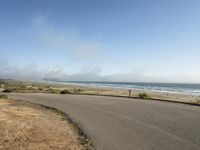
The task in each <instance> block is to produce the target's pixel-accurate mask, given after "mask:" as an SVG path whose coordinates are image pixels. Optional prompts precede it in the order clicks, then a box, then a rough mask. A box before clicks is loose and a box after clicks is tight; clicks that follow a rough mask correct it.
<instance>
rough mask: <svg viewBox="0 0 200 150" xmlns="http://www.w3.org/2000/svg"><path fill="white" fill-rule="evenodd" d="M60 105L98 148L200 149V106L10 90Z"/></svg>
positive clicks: (146, 149) (36, 99) (100, 149)
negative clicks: (23, 92)
mask: <svg viewBox="0 0 200 150" xmlns="http://www.w3.org/2000/svg"><path fill="white" fill-rule="evenodd" d="M9 97H12V98H15V99H21V100H26V101H30V102H34V103H39V104H43V105H47V106H50V107H54V108H57V109H59V110H61V111H63V112H65V113H67V114H68V115H69V116H70V117H71V118H72V119H73V120H74V121H75V122H76V123H78V124H79V125H80V126H81V127H82V128H83V129H84V130H85V132H86V133H87V134H88V135H89V136H90V137H91V139H92V141H93V144H94V146H95V148H96V149H97V150H200V107H197V106H189V105H184V104H174V103H166V102H159V101H147V100H146V101H145V100H135V99H128V98H116V97H106V96H105V97H104V96H86V95H85V96H84V95H56V94H16V93H12V94H9Z"/></svg>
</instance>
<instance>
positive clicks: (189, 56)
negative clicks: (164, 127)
mask: <svg viewBox="0 0 200 150" xmlns="http://www.w3.org/2000/svg"><path fill="white" fill-rule="evenodd" d="M199 43H200V1H199V0H84V1H83V0H0V78H4V79H8V78H10V79H16V80H33V81H38V80H44V79H57V80H65V81H69V80H70V81H77V80H78V81H117V82H121V81H124V82H173V83H174V82H175V83H176V82H177V83H200V69H199V66H200V59H199V58H200V44H199Z"/></svg>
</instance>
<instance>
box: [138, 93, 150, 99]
mask: <svg viewBox="0 0 200 150" xmlns="http://www.w3.org/2000/svg"><path fill="white" fill-rule="evenodd" d="M138 97H139V98H140V99H151V97H150V96H149V95H148V94H147V93H139V94H138Z"/></svg>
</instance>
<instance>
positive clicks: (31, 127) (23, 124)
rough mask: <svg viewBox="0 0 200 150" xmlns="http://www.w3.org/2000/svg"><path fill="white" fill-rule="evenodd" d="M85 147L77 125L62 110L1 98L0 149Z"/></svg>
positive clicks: (86, 144) (87, 147) (66, 149)
mask: <svg viewBox="0 0 200 150" xmlns="http://www.w3.org/2000/svg"><path fill="white" fill-rule="evenodd" d="M13 149H15V150H17V149H20V150H23V149H26V150H31V149H34V150H36V149H37V150H50V149H65V150H84V149H90V146H89V144H88V143H84V142H83V141H81V139H80V137H79V135H78V132H77V131H76V129H75V128H74V127H73V126H72V125H71V124H70V123H69V122H68V121H67V120H66V119H64V118H63V116H62V115H61V114H59V113H56V112H55V111H53V110H48V109H45V108H42V107H41V106H39V105H34V104H29V103H27V102H22V101H14V100H6V99H0V150H13Z"/></svg>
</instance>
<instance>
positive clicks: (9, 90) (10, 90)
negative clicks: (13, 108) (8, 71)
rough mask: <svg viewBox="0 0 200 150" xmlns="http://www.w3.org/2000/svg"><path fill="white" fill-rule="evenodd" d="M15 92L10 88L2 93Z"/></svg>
mask: <svg viewBox="0 0 200 150" xmlns="http://www.w3.org/2000/svg"><path fill="white" fill-rule="evenodd" d="M12 91H13V90H12V89H10V88H6V89H5V90H3V91H2V92H5V93H10V92H12Z"/></svg>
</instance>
